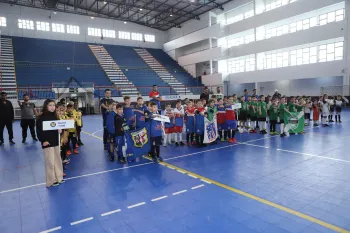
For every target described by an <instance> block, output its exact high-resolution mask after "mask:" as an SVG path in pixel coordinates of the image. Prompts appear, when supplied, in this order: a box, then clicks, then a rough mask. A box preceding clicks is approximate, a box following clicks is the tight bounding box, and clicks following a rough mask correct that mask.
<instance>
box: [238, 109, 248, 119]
mask: <svg viewBox="0 0 350 233" xmlns="http://www.w3.org/2000/svg"><path fill="white" fill-rule="evenodd" d="M247 119H248V113H247V112H244V111H241V112H240V113H239V117H238V120H239V121H247Z"/></svg>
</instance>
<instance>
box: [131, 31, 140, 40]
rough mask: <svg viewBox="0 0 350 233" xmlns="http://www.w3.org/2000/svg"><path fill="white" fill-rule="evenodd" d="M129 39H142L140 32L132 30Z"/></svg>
mask: <svg viewBox="0 0 350 233" xmlns="http://www.w3.org/2000/svg"><path fill="white" fill-rule="evenodd" d="M131 39H132V40H139V41H142V34H141V33H134V32H133V33H131Z"/></svg>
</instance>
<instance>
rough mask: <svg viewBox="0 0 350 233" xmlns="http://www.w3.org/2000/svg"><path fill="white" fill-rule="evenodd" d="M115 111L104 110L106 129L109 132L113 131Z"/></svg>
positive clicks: (112, 132)
mask: <svg viewBox="0 0 350 233" xmlns="http://www.w3.org/2000/svg"><path fill="white" fill-rule="evenodd" d="M115 115H116V113H115V112H114V111H106V112H105V116H106V129H107V132H108V133H109V134H114V133H115V125H114V117H115Z"/></svg>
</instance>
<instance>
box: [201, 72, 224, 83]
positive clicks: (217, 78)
mask: <svg viewBox="0 0 350 233" xmlns="http://www.w3.org/2000/svg"><path fill="white" fill-rule="evenodd" d="M202 83H203V84H204V85H205V86H215V85H223V84H224V81H223V79H222V75H221V74H219V73H216V74H208V75H202Z"/></svg>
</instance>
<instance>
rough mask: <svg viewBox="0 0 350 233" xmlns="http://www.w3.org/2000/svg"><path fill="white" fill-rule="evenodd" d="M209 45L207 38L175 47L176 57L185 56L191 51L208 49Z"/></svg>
mask: <svg viewBox="0 0 350 233" xmlns="http://www.w3.org/2000/svg"><path fill="white" fill-rule="evenodd" d="M209 47H210V43H209V39H205V40H202V41H198V42H196V43H193V44H190V45H187V46H184V47H181V48H178V49H176V56H177V57H181V56H185V55H188V54H191V53H196V52H199V51H203V50H206V49H209Z"/></svg>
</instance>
